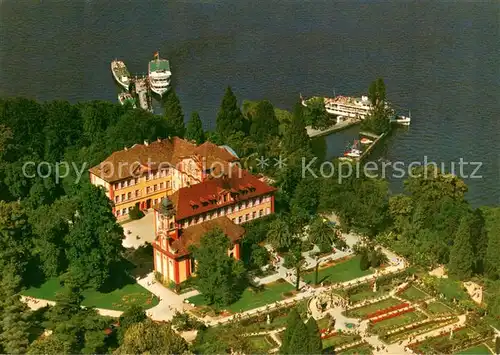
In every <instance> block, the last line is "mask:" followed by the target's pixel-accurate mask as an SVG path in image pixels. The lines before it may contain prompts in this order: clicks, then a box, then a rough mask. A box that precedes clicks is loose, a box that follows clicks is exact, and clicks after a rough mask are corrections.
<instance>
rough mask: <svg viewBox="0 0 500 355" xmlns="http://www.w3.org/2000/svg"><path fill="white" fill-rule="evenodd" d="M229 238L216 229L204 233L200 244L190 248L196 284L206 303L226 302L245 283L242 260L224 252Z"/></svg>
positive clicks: (243, 286)
mask: <svg viewBox="0 0 500 355" xmlns="http://www.w3.org/2000/svg"><path fill="white" fill-rule="evenodd" d="M231 247H232V246H231V242H230V241H229V239H228V238H227V237H226V236H225V235H224V233H222V231H221V230H219V229H214V230H211V231H210V232H208V233H207V234H205V235H204V236H203V237H202V238H201V240H200V246H199V247H197V248H192V251H193V256H194V258H195V259H196V261H197V271H196V274H197V277H196V284H197V285H198V288H199V290H200V292H201V293H202V294H203V296H204V297H205V299H206V300H207V301H208V303H209V304H215V305H217V306H226V305H228V304H231V303H232V302H234V301H235V300H236V299H237V298H238V297H239V295H240V293H241V292H242V291H243V290H244V288H245V287H246V280H247V279H246V273H245V268H244V266H243V263H242V262H241V261H238V260H235V259H233V258H232V257H230V256H229V255H228V250H229V248H231Z"/></svg>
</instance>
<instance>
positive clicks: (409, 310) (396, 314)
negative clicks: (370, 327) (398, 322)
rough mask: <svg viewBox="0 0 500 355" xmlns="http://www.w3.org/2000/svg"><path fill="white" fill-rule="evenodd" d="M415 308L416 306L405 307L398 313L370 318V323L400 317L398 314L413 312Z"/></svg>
mask: <svg viewBox="0 0 500 355" xmlns="http://www.w3.org/2000/svg"><path fill="white" fill-rule="evenodd" d="M414 310H415V308H413V307H411V308H408V309H405V310H404V311H401V312H398V313H394V314H388V315H386V316H383V317H380V318H378V319H370V323H371V324H375V323H378V322H382V321H383V320H387V319H391V318H394V317H398V316H400V315H402V314H405V313H409V312H413V311H414Z"/></svg>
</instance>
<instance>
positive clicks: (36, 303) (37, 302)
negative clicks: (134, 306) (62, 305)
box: [21, 296, 122, 318]
mask: <svg viewBox="0 0 500 355" xmlns="http://www.w3.org/2000/svg"><path fill="white" fill-rule="evenodd" d="M21 301H22V302H24V303H26V304H27V305H28V307H29V308H30V309H31V310H34V311H35V310H37V309H40V308H43V307H45V306H53V305H55V304H56V303H55V302H54V301H49V300H44V299H41V298H34V297H26V296H21ZM82 307H83V306H82ZM96 310H97V312H98V313H99V314H100V315H102V316H108V317H116V318H118V317H119V316H120V315H121V314H122V312H121V311H114V310H111V309H104V308H96Z"/></svg>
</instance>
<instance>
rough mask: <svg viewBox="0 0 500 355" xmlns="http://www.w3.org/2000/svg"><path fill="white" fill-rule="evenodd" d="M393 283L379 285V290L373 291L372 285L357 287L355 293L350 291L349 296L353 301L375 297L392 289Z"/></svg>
mask: <svg viewBox="0 0 500 355" xmlns="http://www.w3.org/2000/svg"><path fill="white" fill-rule="evenodd" d="M391 288H392V287H391V285H380V286H378V285H377V291H375V292H373V289H372V287H371V286H370V285H369V284H367V285H366V286H365V287H363V288H360V289H357V290H356V292H355V293H350V294H349V295H348V296H347V297H348V298H349V300H350V301H351V302H353V303H356V302H359V301H363V300H367V299H373V298H377V297H380V296H382V295H383V294H385V293H388V292H389V291H390V290H391Z"/></svg>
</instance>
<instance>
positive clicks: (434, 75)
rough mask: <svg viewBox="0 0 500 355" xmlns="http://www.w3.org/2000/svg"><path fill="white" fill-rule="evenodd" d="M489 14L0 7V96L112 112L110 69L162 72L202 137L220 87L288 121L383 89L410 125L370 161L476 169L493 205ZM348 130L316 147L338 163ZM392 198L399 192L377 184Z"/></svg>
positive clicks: (481, 198) (493, 21)
mask: <svg viewBox="0 0 500 355" xmlns="http://www.w3.org/2000/svg"><path fill="white" fill-rule="evenodd" d="M499 6H500V4H499V3H498V2H493V1H492V2H465V1H459V2H447V1H446V2H445V1H429V2H407V1H394V2H372V1H359V2H357V1H343V2H334V1H293V0H290V1H277V0H273V1H259V2H257V1H248V2H247V1H236V2H235V1H169V2H166V1H139V0H131V1H123V0H122V1H117V0H107V1H94V0H87V1H78V0H75V1H55V0H53V1H46V0H43V1H41V0H40V1H34V0H23V1H8V0H0V38H1V40H0V95H2V96H17V95H21V96H28V97H33V98H37V99H40V100H51V99H68V100H70V101H72V102H76V101H79V100H91V99H100V100H110V101H116V100H117V98H116V95H117V88H116V86H115V85H114V83H113V80H112V76H111V74H110V70H109V63H110V60H112V59H114V58H120V59H122V60H124V61H125V62H126V63H127V65H128V67H129V69H130V70H131V71H132V72H134V73H145V72H146V71H147V62H148V60H149V59H150V58H151V57H152V55H153V53H154V52H155V51H156V50H159V51H160V54H161V56H162V57H167V58H168V59H169V60H170V61H171V66H172V70H173V85H174V87H175V90H176V91H177V93H178V95H179V97H180V100H181V103H182V105H183V108H184V111H185V113H186V116H189V115H190V114H191V112H192V111H194V110H197V111H199V113H200V115H201V117H202V119H203V121H204V123H205V125H206V127H207V128H208V127H212V126H213V124H214V121H215V116H216V112H217V109H218V106H219V104H220V100H221V98H222V94H223V92H224V89H225V87H226V86H227V85H231V86H232V87H233V90H234V91H235V93H236V94H237V96H238V98H239V99H240V100H243V99H251V100H257V99H269V100H270V101H272V102H273V104H275V105H276V106H278V107H282V108H286V109H289V108H291V107H292V106H293V104H294V102H296V100H297V99H298V96H299V93H302V94H303V95H308V96H309V95H325V96H328V95H333V90H335V91H336V93H337V94H344V95H360V94H362V93H365V92H366V89H367V87H368V85H369V83H370V81H371V80H373V79H374V78H376V77H383V78H384V80H385V82H386V86H387V96H388V98H389V100H390V101H391V102H392V103H393V104H395V105H396V107H398V108H400V110H401V111H400V112H401V113H403V114H406V113H407V110H409V109H411V114H412V118H413V121H412V125H411V127H410V128H409V129H406V130H405V129H403V130H398V131H397V132H395V134H394V135H392V137H390V138H389V139H388V140H387V141H386V142H385V144H384V146H383V147H381V148H380V149H378V150H377V151H376V153H375V154H374V155H373V156H372V159H374V160H378V159H379V158H383V159H387V160H389V161H402V162H405V163H406V164H408V163H409V162H411V161H423V159H424V156H427V157H428V160H433V161H437V162H443V163H445V164H448V165H449V164H450V163H451V162H452V161H456V162H458V161H459V159H460V158H463V159H464V160H465V161H478V162H483V166H482V168H481V170H480V174H481V175H482V178H479V179H466V180H467V183H468V185H469V188H470V192H469V194H468V198H469V199H470V201H471V202H472V203H473V204H474V205H476V206H477V205H482V204H498V203H499V202H500V149H499V148H500V143H499V137H498V136H499V133H500V123H499V120H500V108H499V106H500V99H499V94H500V90H499V88H500V62H499V58H500V57H499V54H500V50H499V43H500V42H499V34H500V22H499V21H498V19H499V16H500V7H499ZM355 136H356V129H355V128H354V129H350V130H347V131H344V132H342V133H338V134H335V135H331V136H329V137H327V138H326V141H327V146H328V152H329V155H330V156H332V155H337V154H340V153H341V152H342V150H343V148H344V147H345V146H346V144H347V143H349V141H352V139H354V137H355ZM391 186H392V187H393V189H395V190H397V189H399V188H400V187H401V182H400V181H394V183H393V184H392V185H391Z"/></svg>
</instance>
